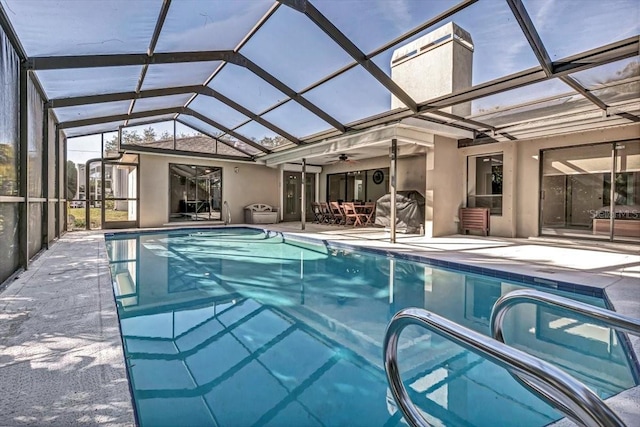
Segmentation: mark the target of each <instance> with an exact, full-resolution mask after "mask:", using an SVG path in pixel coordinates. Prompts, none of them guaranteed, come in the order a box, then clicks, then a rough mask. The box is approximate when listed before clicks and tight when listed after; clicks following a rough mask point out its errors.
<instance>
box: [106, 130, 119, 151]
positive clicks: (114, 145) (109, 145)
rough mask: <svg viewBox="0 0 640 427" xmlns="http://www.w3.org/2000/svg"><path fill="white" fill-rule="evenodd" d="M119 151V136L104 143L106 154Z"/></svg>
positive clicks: (114, 136)
mask: <svg viewBox="0 0 640 427" xmlns="http://www.w3.org/2000/svg"><path fill="white" fill-rule="evenodd" d="M117 149H118V135H117V134H116V135H113V137H112V138H111V139H110V140H108V141H105V142H104V152H105V153H113V152H115V151H117Z"/></svg>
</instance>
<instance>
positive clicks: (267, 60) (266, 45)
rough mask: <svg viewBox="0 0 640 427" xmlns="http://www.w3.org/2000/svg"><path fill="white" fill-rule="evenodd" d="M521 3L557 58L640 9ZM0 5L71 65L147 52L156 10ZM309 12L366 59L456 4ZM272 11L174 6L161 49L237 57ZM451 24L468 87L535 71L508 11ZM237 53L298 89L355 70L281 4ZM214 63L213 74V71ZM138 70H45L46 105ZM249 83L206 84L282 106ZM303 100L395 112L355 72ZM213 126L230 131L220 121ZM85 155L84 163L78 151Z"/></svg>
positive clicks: (257, 132) (351, 5) (242, 0)
mask: <svg viewBox="0 0 640 427" xmlns="http://www.w3.org/2000/svg"><path fill="white" fill-rule="evenodd" d="M523 2H524V4H525V7H526V8H527V10H528V11H529V14H530V15H531V18H532V20H533V22H534V24H535V25H536V27H537V29H538V31H539V33H540V37H541V38H542V40H543V42H544V43H545V45H546V47H547V49H548V51H549V54H550V56H551V58H552V59H559V58H562V57H566V56H569V55H572V54H575V53H578V52H582V51H585V50H588V49H592V48H595V47H597V46H600V45H603V44H607V43H611V42H614V41H616V40H620V39H624V38H627V37H631V36H634V35H638V33H639V30H638V29H639V22H640V3H639V2H638V1H637V0H607V1H602V0H523ZM0 3H2V5H3V7H4V9H5V10H6V11H7V14H8V16H9V18H10V19H11V20H12V22H13V24H14V27H15V28H16V31H17V32H18V35H19V37H20V38H21V41H22V43H23V45H24V46H25V48H26V50H27V53H28V54H29V55H70V54H106V53H130V52H145V51H146V48H147V45H148V42H149V39H150V36H151V34H152V32H153V28H154V26H155V20H156V18H157V15H158V12H159V10H160V5H161V4H162V1H161V0H142V1H131V0H110V1H108V2H103V1H82V0H65V1H62V2H53V1H46V2H45V1H40V0H0ZM312 3H314V4H315V5H316V7H317V8H318V9H319V10H320V11H321V12H322V13H324V14H325V15H326V16H327V17H328V18H329V19H331V20H332V22H334V24H335V25H336V26H337V27H338V28H339V29H340V30H341V31H342V32H344V33H345V34H346V35H347V36H348V37H350V38H351V39H352V40H353V42H354V43H355V44H356V45H358V47H360V48H361V50H363V51H364V52H365V53H368V52H370V51H371V50H373V49H375V48H376V47H378V46H380V45H381V44H383V43H384V42H385V41H388V40H390V39H392V38H394V37H396V36H398V35H400V34H402V33H403V32H405V31H407V30H409V29H411V28H412V27H414V26H415V25H418V24H419V23H421V22H422V21H424V20H426V19H427V18H429V17H431V16H434V15H435V14H437V13H439V12H442V11H443V10H446V9H447V8H449V7H451V6H452V5H453V4H455V3H457V2H456V1H453V0H429V1H426V0H425V1H420V0H340V1H338V0H316V1H312ZM272 4H273V3H272V2H271V1H268V0H266V1H259V0H218V1H210V0H182V1H174V2H173V3H172V7H171V9H170V12H169V15H168V16H167V20H166V22H165V25H164V29H163V32H162V34H161V37H160V39H159V42H158V46H157V51H159V52H160V51H183V50H196V49H229V48H233V47H234V46H235V45H236V44H237V43H238V42H239V41H240V39H241V38H242V35H243V34H245V33H246V32H247V31H248V30H249V29H250V28H251V27H252V26H253V25H254V24H255V22H256V21H257V20H258V19H259V17H260V16H262V15H263V14H264V13H265V12H266V11H267V10H268V9H269V8H270V7H271V5H272ZM71 12H73V13H77V14H79V15H74V14H73V13H71ZM451 20H453V21H454V22H456V23H457V24H458V25H459V26H461V27H462V28H464V29H465V30H467V31H468V32H469V33H470V34H471V36H472V38H473V42H474V64H473V71H472V75H473V84H474V85H475V84H479V83H483V82H486V81H488V80H492V79H495V78H498V77H501V76H504V75H507V74H510V73H514V72H517V71H520V70H523V69H526V68H529V67H532V66H536V65H537V61H536V58H535V56H534V55H533V53H532V52H531V49H530V48H529V45H528V43H527V41H526V39H525V37H524V35H523V34H522V33H521V31H520V29H519V26H518V24H517V22H516V21H515V18H514V17H513V15H512V13H511V11H510V10H509V7H508V6H507V3H506V1H504V0H480V1H479V2H477V3H475V4H474V5H472V6H470V7H468V8H467V9H465V10H463V11H462V12H460V13H458V14H456V15H454V17H453V18H452V19H451ZM447 22H448V21H447ZM443 24H444V23H443ZM421 35H422V34H421ZM414 38H415V37H414ZM61 47H64V48H61ZM393 50H394V48H392V49H389V50H388V51H386V52H383V53H381V54H380V55H378V56H376V57H375V58H374V62H375V63H376V64H377V65H378V66H379V67H380V68H381V69H383V70H384V71H385V72H387V73H390V65H389V62H390V58H391V55H392V52H393ZM241 52H242V53H243V54H245V55H246V56H247V57H249V58H250V59H251V60H253V61H254V62H256V63H257V64H258V65H260V66H262V67H263V68H265V69H266V70H267V71H269V72H271V73H272V74H273V75H275V76H276V77H277V78H279V79H281V80H282V81H283V82H284V83H286V84H287V85H289V86H290V87H292V88H293V89H295V90H301V89H303V88H304V87H306V86H307V85H309V84H310V83H313V82H314V81H316V80H317V79H319V78H321V77H322V76H324V75H327V74H329V73H331V72H333V71H335V70H336V69H338V68H340V67H341V66H343V65H345V64H347V63H349V62H350V61H351V59H350V57H348V56H347V55H346V54H345V53H344V52H342V51H341V50H340V48H338V47H337V45H335V43H333V41H332V40H330V39H329V38H328V36H326V34H324V33H323V32H322V31H320V30H319V29H318V28H317V27H316V26H315V25H314V24H313V23H311V22H310V21H309V20H308V19H307V18H306V17H304V16H303V15H301V14H300V13H298V12H295V11H293V10H291V9H290V8H288V7H285V6H283V7H280V9H279V10H278V11H277V12H276V13H275V15H274V16H273V17H272V18H271V19H270V20H269V22H268V23H267V24H266V25H265V26H264V27H262V28H261V29H260V30H259V31H258V33H257V34H256V35H255V36H254V37H253V38H252V39H251V40H250V41H249V42H248V43H247V44H246V46H244V47H243V48H242V50H241ZM201 65H202V64H182V65H180V66H177V65H176V66H166V67H165V68H167V70H169V69H170V70H169V71H170V73H168V74H164V75H159V74H157V73H155V72H154V73H150V80H149V82H148V83H147V86H145V88H146V87H149V86H148V85H149V84H151V85H152V86H153V87H156V86H161V85H165V84H166V85H173V86H177V85H181V84H194V83H195V82H196V81H199V79H202V78H203V77H202V76H206V75H207V70H206V69H205V67H202V66H201ZM209 65H210V66H211V67H212V69H211V71H213V68H215V67H216V66H217V65H218V64H217V63H212V64H209ZM603 68H605V69H606V67H603ZM139 71H140V67H118V68H112V69H101V70H61V71H50V72H49V71H48V72H44V73H41V81H42V83H43V85H44V87H45V90H47V92H48V93H49V94H50V96H55V97H60V96H71V95H81V94H93V93H104V92H109V91H129V90H132V89H133V88H134V87H135V83H136V81H137V76H138V75H139ZM158 71H159V69H158ZM607 72H611V70H607ZM247 74H248V73H247V72H246V70H244V69H242V68H241V67H235V66H234V67H231V66H227V67H225V68H224V69H223V72H222V73H221V74H220V75H219V77H216V79H214V80H213V82H212V83H211V84H210V86H211V87H213V88H215V89H216V90H219V91H220V92H222V93H224V94H225V95H226V96H228V97H230V98H231V99H233V100H236V101H238V102H241V103H245V104H246V105H247V106H248V107H249V108H250V109H252V110H253V111H254V112H256V113H258V112H260V111H261V110H262V109H264V108H266V107H267V106H269V105H271V104H272V103H273V102H275V101H277V100H279V99H283V97H284V95H283V94H282V93H280V92H279V91H277V90H275V89H273V88H270V87H268V86H267V85H265V84H264V82H262V81H261V80H260V79H259V78H257V77H255V76H253V75H249V76H247ZM249 74H250V73H249ZM238 79H239V80H238ZM234 82H235V83H234ZM132 86H133V87H132ZM566 91H569V88H568V87H565V86H564V84H563V83H561V82H555V81H554V82H551V83H549V84H546V85H544V87H543V86H538V87H537V88H536V89H535V93H534V94H533V95H532V94H531V93H530V92H531V91H529V92H528V91H527V90H524V91H519V92H518V94H504V95H502V96H495V97H491V98H488V99H485V100H478V101H475V102H474V106H473V107H474V111H477V109H479V108H485V109H487V108H492V107H495V106H497V105H505V104H514V103H517V102H518V101H521V100H525V99H528V98H531V97H532V96H534V97H544V96H548V95H553V94H558V93H562V92H566ZM514 95H517V97H515V96H514ZM308 98H309V99H310V100H312V101H313V102H315V103H317V104H318V105H319V106H321V107H322V108H324V109H326V111H327V112H329V113H330V114H332V115H333V116H335V117H336V118H337V119H339V120H341V121H343V122H348V121H351V120H357V119H360V118H364V117H366V116H368V115H371V114H375V113H378V112H382V111H385V110H386V109H388V108H389V104H390V96H389V94H388V93H387V92H386V90H385V89H384V88H382V87H381V85H380V84H379V83H378V82H377V81H376V80H375V79H373V78H371V77H370V76H368V75H367V74H366V73H364V72H363V70H362V69H356V70H352V71H351V72H348V73H346V74H345V75H343V76H341V77H339V78H337V79H336V81H335V82H330V83H328V84H327V85H326V87H320V88H317V89H314V90H313V91H311V92H310V93H309V94H308ZM418 101H419V102H420V101H424V100H418ZM198 104H200V105H203V106H205V105H206V103H205V102H196V103H194V105H198ZM105 107H107V106H105ZM125 107H126V105H122V106H121V105H113V106H111V109H113V110H114V111H115V110H118V111H119V109H123V108H125ZM203 108H205V109H206V108H207V107H206V106H205V107H203ZM90 110H91V109H90V108H84V109H79V111H71V110H68V111H66V112H65V113H69V114H68V116H66V118H67V117H69V116H71V117H76V115H77V116H78V117H79V118H82V114H85V115H86V114H89V113H90ZM109 111H111V110H109ZM125 112H126V111H125ZM201 112H204V111H201ZM61 113H63V112H61ZM270 116H271V118H272V119H273V120H274V121H277V122H278V124H279V125H280V126H281V127H282V128H284V129H285V130H286V131H288V132H289V133H291V134H293V135H295V136H297V137H303V136H306V135H307V134H309V133H313V132H317V131H319V130H322V128H323V126H324V127H326V128H329V125H325V123H324V122H323V121H320V120H319V119H317V118H315V117H311V116H310V114H309V113H308V112H307V111H305V110H303V109H300V108H293V106H292V105H289V106H287V105H285V106H283V107H281V108H279V109H277V110H275V111H274V112H273V113H270ZM66 118H65V119H66ZM214 119H215V117H214ZM219 121H220V122H221V123H222V124H225V122H224V121H223V120H222V119H220V120H219ZM230 127H231V126H230ZM247 129H249V130H250V131H251V133H252V134H249V135H246V136H248V137H250V138H251V137H255V138H256V139H260V138H261V136H267V135H268V134H270V133H271V131H268V130H266V129H264V128H262V127H260V126H255V125H252V126H248V127H247ZM262 134H264V135H262ZM73 144H74V145H78V147H80V146H82V144H84V145H85V147H84V148H82V149H78V150H77V151H75V149H73V148H71V147H70V149H71V150H74V151H70V152H69V158H72V157H76V155H77V156H78V157H77V158H78V159H81V158H84V157H93V156H94V155H95V153H97V152H98V151H99V143H96V142H95V141H94V140H87V139H83V141H82V143H81V142H74V143H73ZM90 147H92V148H93V150H91V149H90ZM85 148H86V151H87V153H83V152H82V151H83V150H85ZM76 153H77V154H76ZM80 161H81V160H80Z"/></svg>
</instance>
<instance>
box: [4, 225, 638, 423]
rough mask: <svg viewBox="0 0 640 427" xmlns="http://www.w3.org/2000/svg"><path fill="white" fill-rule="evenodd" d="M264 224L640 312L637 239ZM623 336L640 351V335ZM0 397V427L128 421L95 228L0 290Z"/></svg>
mask: <svg viewBox="0 0 640 427" xmlns="http://www.w3.org/2000/svg"><path fill="white" fill-rule="evenodd" d="M196 225H200V224H196ZM265 227H267V228H269V229H271V230H277V231H282V232H286V233H290V234H303V235H304V236H306V237H310V238H318V239H322V240H326V241H337V242H343V243H348V244H350V245H354V246H368V247H375V248H378V249H383V250H393V251H398V252H407V253H411V254H412V255H419V256H425V257H428V258H431V259H439V260H444V261H451V262H458V263H465V264H470V265H475V266H482V267H485V268H495V269H500V270H504V271H509V272H514V273H517V274H524V275H530V276H536V277H540V278H543V279H546V280H552V281H566V282H571V283H579V284H583V285H587V286H590V287H595V288H599V289H604V291H605V293H606V295H607V297H608V299H609V300H610V302H611V303H612V305H613V307H614V308H615V309H616V311H619V312H621V313H624V314H626V315H629V316H633V317H640V254H639V247H638V246H634V245H622V244H611V243H606V242H585V241H580V242H579V241H573V240H547V239H503V238H494V237H476V236H460V235H458V236H450V237H442V238H432V239H429V238H424V237H421V236H415V235H402V234H399V235H398V239H397V243H396V244H395V245H391V244H390V243H388V233H385V232H384V231H383V230H380V229H352V228H346V227H338V226H321V225H316V224H307V227H306V230H305V231H304V232H301V231H300V224H299V223H283V224H273V225H267V226H265ZM629 338H630V342H631V344H632V347H633V349H634V352H635V354H636V356H637V355H640V338H638V337H632V336H630V337H629ZM0 396H2V397H0V425H2V426H22V425H34V426H44V425H47V426H74V425H105V426H106V425H108V426H132V425H135V419H134V414H133V407H132V402H131V395H130V391H129V386H128V380H127V375H126V370H125V364H124V355H123V350H122V342H121V339H120V331H119V327H118V320H117V314H116V307H115V303H114V298H113V294H112V289H111V279H110V274H109V270H108V261H107V258H106V253H105V246H104V237H103V233H102V232H99V231H95V232H74V233H67V234H65V235H64V236H63V237H62V238H61V239H60V240H59V241H58V242H56V243H55V244H53V245H52V246H51V249H49V250H48V251H44V252H42V253H41V254H40V255H39V256H38V257H37V259H35V260H33V262H32V263H31V265H30V268H29V270H28V271H26V272H23V273H22V274H21V275H20V276H19V277H17V278H16V279H15V280H13V281H12V282H11V283H9V284H8V285H7V286H6V288H5V289H4V290H2V291H0ZM609 403H610V405H611V407H612V408H613V409H614V410H615V411H616V412H617V413H618V414H619V415H620V416H621V417H623V419H624V420H625V421H626V422H627V424H628V425H637V424H638V420H639V419H640V413H639V410H638V407H639V404H640V387H635V388H634V389H631V390H628V391H625V392H623V393H621V394H619V395H617V396H615V397H614V398H612V399H609ZM561 423H562V424H564V422H561ZM559 424H560V423H559ZM567 424H570V423H567Z"/></svg>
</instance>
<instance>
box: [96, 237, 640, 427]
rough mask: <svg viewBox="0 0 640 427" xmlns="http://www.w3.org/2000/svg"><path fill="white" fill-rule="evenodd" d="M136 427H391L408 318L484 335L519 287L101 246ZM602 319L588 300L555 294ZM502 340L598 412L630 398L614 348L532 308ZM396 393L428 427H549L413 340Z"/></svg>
mask: <svg viewBox="0 0 640 427" xmlns="http://www.w3.org/2000/svg"><path fill="white" fill-rule="evenodd" d="M107 250H108V254H109V258H110V265H111V272H112V277H113V282H114V291H115V295H116V301H117V306H118V314H119V317H120V325H121V329H122V336H123V342H124V347H125V355H126V361H127V368H128V372H129V377H130V381H131V388H132V391H133V396H134V400H135V406H136V411H137V416H138V420H139V423H140V425H141V426H143V427H148V426H216V425H217V426H233V427H238V426H296V427H297V426H367V427H370V426H389V427H390V426H397V425H398V426H399V425H405V424H404V420H403V419H402V416H401V414H400V413H399V412H398V411H397V410H396V405H395V402H394V401H393V398H392V397H391V394H390V392H389V391H388V387H387V381H386V376H385V373H384V368H383V362H382V347H381V345H382V341H383V337H384V333H385V328H386V325H387V324H388V322H389V320H390V318H391V316H393V314H394V313H396V312H397V311H398V310H400V309H402V308H406V307H422V308H426V309H428V310H431V311H433V312H436V313H438V314H440V315H443V316H445V317H447V318H449V319H452V320H453V321H455V322H457V323H460V324H462V325H464V326H467V327H469V328H472V329H474V330H476V331H480V332H482V333H485V334H488V330H489V329H488V317H489V314H490V311H491V307H492V305H493V303H494V302H495V300H496V299H497V298H498V297H499V296H500V295H501V294H504V293H506V292H509V291H511V290H513V289H519V288H522V287H524V285H522V284H519V283H517V282H511V281H505V280H502V279H498V278H495V277H489V276H481V275H477V274H470V273H466V274H465V273H462V272H460V271H455V270H451V269H443V268H435V267H432V266H430V265H428V264H424V263H418V262H412V261H408V260H402V259H390V258H387V257H386V256H384V255H381V254H376V253H370V252H363V251H356V250H350V249H345V248H344V247H335V246H331V245H327V244H323V243H322V242H318V243H312V242H309V241H301V240H295V239H294V238H289V237H287V236H283V235H282V234H279V233H274V232H265V231H262V230H256V229H249V228H226V229H210V230H200V231H197V230H196V231H194V230H182V231H172V232H164V233H158V234H148V233H141V234H115V235H108V236H107ZM564 295H565V296H571V297H575V298H578V299H580V300H582V301H586V302H589V303H592V304H595V305H599V306H603V305H604V304H603V301H602V300H601V299H599V298H594V297H586V296H578V295H571V294H566V293H565V294H564ZM505 336H506V339H507V341H508V342H509V343H510V344H512V345H514V346H516V347H518V348H520V349H524V350H525V351H527V352H529V353H532V354H534V355H536V356H539V357H541V358H543V359H546V360H548V361H551V362H553V363H555V364H556V365H559V366H561V367H563V368H564V369H566V370H568V371H569V372H571V373H572V374H573V375H575V376H576V377H577V378H579V379H580V380H581V381H583V382H585V383H586V384H588V385H589V386H591V387H592V388H593V389H594V390H596V391H597V393H598V394H599V395H600V396H602V397H608V396H611V395H613V394H616V393H618V392H619V391H621V390H624V389H627V388H629V387H632V386H634V385H635V384H636V380H635V379H634V375H633V372H634V370H632V369H631V365H630V363H629V361H628V359H627V357H626V356H625V353H624V351H623V348H622V346H621V345H620V342H619V341H618V336H617V335H616V334H615V333H613V332H612V331H610V330H609V329H606V328H602V327H598V326H595V325H591V324H588V323H584V322H583V321H581V319H579V318H578V317H576V316H575V315H566V314H563V313H562V312H557V311H553V310H549V309H542V308H539V307H535V306H533V305H528V304H527V305H521V306H519V307H516V308H514V309H513V310H511V312H510V314H509V316H508V318H507V324H506V330H505ZM399 360H400V368H401V372H402V373H403V381H404V382H405V385H406V387H407V389H408V391H409V393H410V395H411V397H412V399H413V401H414V402H415V403H416V404H417V405H418V406H419V407H420V408H421V409H422V410H424V412H425V414H426V418H427V419H428V420H429V421H430V422H432V423H434V424H435V425H456V426H458V425H460V426H475V425H477V426H508V425H513V426H542V425H546V424H548V423H550V422H552V421H553V420H555V419H558V418H560V417H561V414H559V413H558V412H556V411H555V410H553V409H552V408H550V407H549V406H547V405H546V404H544V403H543V402H542V401H540V400H539V399H537V398H536V397H535V396H533V395H532V394H531V393H530V392H528V391H527V390H526V389H524V388H523V387H522V386H521V385H520V384H518V383H517V382H516V381H515V380H513V379H512V378H511V376H510V375H509V374H508V373H507V372H506V371H505V370H503V369H501V368H498V367H496V366H495V365H492V364H491V363H489V362H487V361H485V360H483V359H482V358H481V357H479V356H477V355H475V354H473V353H470V352H468V351H465V350H464V349H462V348H461V347H459V346H457V345H455V344H453V343H451V342H448V341H446V340H444V339H443V338H441V337H439V336H438V335H436V334H433V333H431V332H429V331H427V330H425V329H420V328H418V327H415V326H411V327H409V328H407V329H406V330H405V331H404V332H403V336H402V338H401V340H400V344H399Z"/></svg>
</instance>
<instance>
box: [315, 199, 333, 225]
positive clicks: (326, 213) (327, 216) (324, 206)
mask: <svg viewBox="0 0 640 427" xmlns="http://www.w3.org/2000/svg"><path fill="white" fill-rule="evenodd" d="M318 204H319V205H320V210H321V211H322V217H323V218H324V223H325V224H334V223H335V218H334V217H333V214H332V213H331V207H329V203H327V202H318Z"/></svg>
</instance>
